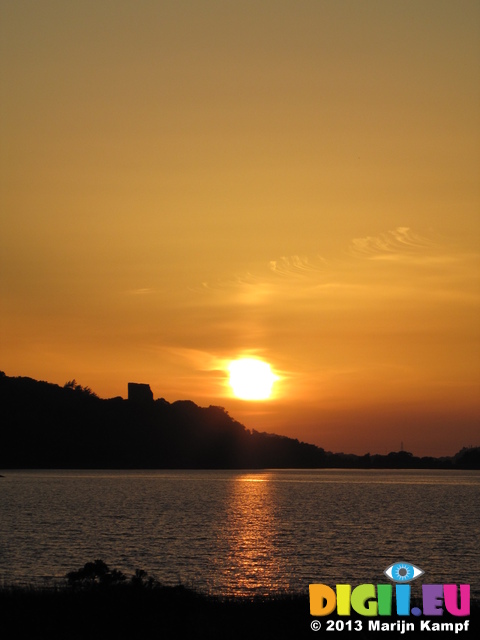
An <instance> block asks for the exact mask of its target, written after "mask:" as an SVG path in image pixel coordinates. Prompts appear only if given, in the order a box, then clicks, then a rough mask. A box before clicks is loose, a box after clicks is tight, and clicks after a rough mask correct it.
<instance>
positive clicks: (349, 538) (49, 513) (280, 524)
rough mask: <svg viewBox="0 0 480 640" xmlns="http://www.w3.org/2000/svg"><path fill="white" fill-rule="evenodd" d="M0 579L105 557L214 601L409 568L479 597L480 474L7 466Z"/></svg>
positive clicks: (29, 576) (1, 498)
mask: <svg viewBox="0 0 480 640" xmlns="http://www.w3.org/2000/svg"><path fill="white" fill-rule="evenodd" d="M2 473H3V474H4V475H5V476H6V477H5V478H2V480H1V484H0V513H1V518H0V582H1V581H4V582H9V583H20V582H25V581H27V582H33V583H39V582H40V583H41V582H42V580H47V581H48V580H52V579H59V578H62V577H63V576H64V575H65V574H66V573H67V572H68V571H70V570H72V569H76V568H79V567H81V566H82V565H83V564H84V563H85V562H87V561H91V560H94V559H96V558H101V559H103V560H104V561H105V562H107V564H109V565H110V566H111V567H114V568H118V569H120V570H122V571H124V572H125V573H127V574H129V575H131V574H132V573H134V571H135V569H137V568H139V569H144V570H146V571H147V572H148V573H149V574H150V575H152V576H154V577H155V578H157V579H158V580H160V581H161V582H163V583H165V584H178V583H179V582H181V583H183V584H186V585H189V586H192V587H194V588H196V589H198V590H202V591H206V592H210V593H215V594H226V595H235V594H243V595H247V594H268V593H271V592H278V591H288V592H302V593H306V592H307V589H308V584H309V583H313V582H325V583H327V584H336V582H338V581H341V582H343V583H345V582H346V583H350V584H360V583H363V582H372V583H376V582H378V581H380V582H383V581H384V577H383V570H384V569H385V568H386V567H387V566H389V565H390V564H391V563H392V562H395V561H398V560H399V559H401V560H408V561H409V562H412V563H413V564H415V565H417V566H419V567H420V568H422V569H423V570H424V571H425V580H428V582H439V583H440V582H443V583H446V582H465V583H470V584H471V585H472V591H473V593H476V594H478V593H479V591H480V589H479V585H478V576H477V571H476V567H478V564H479V555H480V554H479V550H478V539H479V537H480V525H479V516H478V508H477V505H478V489H479V486H480V473H478V472H472V471H468V472H445V471H378V470H375V471H362V470H302V471H298V470H271V471H259V472H254V473H252V472H247V471H245V472H242V471H5V472H2Z"/></svg>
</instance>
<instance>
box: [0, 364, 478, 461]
mask: <svg viewBox="0 0 480 640" xmlns="http://www.w3.org/2000/svg"><path fill="white" fill-rule="evenodd" d="M141 387H144V388H143V389H142V388H141ZM145 387H146V388H147V393H145ZM133 391H135V393H136V394H137V399H135V395H132V397H131V398H130V399H129V400H125V399H123V398H120V397H117V398H111V399H101V398H99V397H98V396H97V395H96V394H95V393H94V392H93V391H92V390H91V389H90V388H89V387H83V386H82V385H80V384H77V383H76V381H75V380H71V381H69V382H67V383H66V384H65V385H64V386H63V387H60V386H59V385H56V384H52V383H49V382H41V381H37V380H33V379H32V378H26V377H9V376H7V375H5V374H4V373H3V372H0V424H1V426H0V468H3V469H8V468H10V469H13V468H22V469H27V468H37V469H39V468H44V469H45V468H46V469H49V468H50V469H55V468H61V469H173V468H175V469H187V468H189V469H242V468H243V469H259V468H325V467H329V468H333V467H335V468H443V469H445V468H451V469H478V468H480V448H479V447H475V448H468V449H463V450H462V451H460V452H459V453H458V454H456V455H455V456H452V457H446V458H417V457H415V456H413V455H412V454H411V453H409V452H406V451H400V452H392V453H389V454H388V455H386V456H383V455H370V454H366V455H365V456H357V455H353V454H343V453H331V452H327V451H325V450H324V449H322V448H321V447H317V446H315V445H312V444H307V443H305V442H299V441H298V440H297V439H293V438H288V437H285V436H279V435H275V434H269V433H259V432H257V431H255V430H253V429H252V430H249V429H247V428H246V427H245V426H244V425H242V424H240V423H239V422H237V421H236V420H234V419H233V418H232V417H231V416H230V415H229V414H228V412H227V411H226V410H225V409H224V408H223V407H218V406H209V407H208V408H203V407H199V406H197V405H196V404H195V403H194V402H191V401H188V400H184V401H177V402H173V403H169V402H167V401H166V400H164V399H163V398H161V399H157V400H153V397H152V396H151V392H150V393H148V391H149V388H148V385H132V393H133ZM129 392H130V387H129ZM139 392H142V393H139Z"/></svg>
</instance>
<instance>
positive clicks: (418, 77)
mask: <svg viewBox="0 0 480 640" xmlns="http://www.w3.org/2000/svg"><path fill="white" fill-rule="evenodd" d="M479 27H480V5H479V3H478V2H476V1H475V0H474V1H466V0H457V1H456V2H451V1H450V0H448V1H443V0H431V1H425V0H411V1H410V0H401V1H400V0H398V1H396V0H392V1H390V2H388V1H383V0H378V1H377V0H365V1H363V2H356V1H343V0H336V1H333V0H332V1H331V2H327V1H326V2H319V1H318V0H295V2H293V1H291V0H289V1H286V0H260V1H259V0H256V1H249V0H242V1H241V2H234V1H232V2H225V1H220V0H215V1H213V0H202V1H201V2H200V1H194V0H177V1H173V0H172V1H163V2H158V1H154V0H144V1H143V2H134V1H133V0H117V1H115V2H114V1H108V0H104V1H102V2H98V1H97V0H95V1H91V0H82V1H80V0H78V1H72V2H68V3H66V2H63V1H60V0H58V1H55V0H46V1H45V2H41V3H39V2H34V1H28V0H27V1H24V2H21V3H19V2H8V3H2V4H1V6H0V30H1V32H0V39H1V42H0V47H1V49H0V65H1V77H2V80H1V83H0V88H1V95H0V126H1V130H0V139H1V142H0V149H1V155H0V158H1V173H0V175H1V184H0V198H1V200H0V224H1V226H0V295H1V313H0V332H1V333H0V340H1V343H0V345H1V350H0V354H1V357H0V369H2V370H4V371H5V373H6V374H7V375H27V376H31V377H34V378H37V379H43V380H48V381H51V382H56V383H58V384H64V383H65V382H66V381H67V380H70V379H72V378H76V380H77V382H79V383H81V384H83V385H88V386H90V387H91V388H92V389H93V390H94V391H96V392H97V393H98V394H99V395H100V396H102V397H110V396H115V395H123V396H125V395H126V389H127V382H128V381H137V382H148V383H150V385H151V387H152V390H153V392H154V395H155V397H165V398H166V399H167V400H169V401H171V402H172V401H174V400H177V399H185V398H188V399H191V400H194V401H195V402H197V403H198V404H200V405H202V406H208V405H209V404H219V405H222V406H224V407H225V408H226V409H227V410H228V411H229V412H230V414H231V415H232V416H233V417H235V418H236V419H238V420H239V421H241V422H243V423H244V424H245V425H246V426H247V427H248V428H254V429H257V430H259V431H263V430H266V431H272V432H276V433H281V434H285V435H289V436H293V437H297V438H299V439H301V440H306V441H308V442H313V443H315V444H318V445H320V446H323V447H324V448H326V449H328V450H333V451H345V452H350V451H351V452H355V453H365V452H367V451H370V452H372V453H375V452H380V453H385V452H386V451H390V450H398V449H399V448H400V446H401V442H403V444H404V448H405V449H407V450H410V451H412V452H414V453H415V454H418V455H423V454H432V455H444V454H453V453H454V452H455V451H457V450H458V449H460V448H461V447H462V446H465V445H471V444H477V445H478V444H479V442H478V433H479V404H480V401H479V397H480V394H479V382H480V352H479V338H480V322H479V319H480V313H479V306H480V305H479V302H480V284H479V275H480V245H479V239H480V187H479V176H480V116H479V105H480V65H479V61H480V36H479V33H480V29H479ZM242 355H250V356H255V357H259V358H263V359H264V360H266V361H268V362H269V363H270V364H271V366H272V369H273V371H274V372H275V374H276V375H278V376H279V377H280V378H281V379H280V380H279V381H278V382H277V383H276V384H275V393H274V396H273V397H272V399H270V400H268V401H259V402H246V401H242V400H238V399H235V398H233V397H232V393H231V390H230V388H229V386H228V384H227V371H226V367H227V366H228V362H229V361H230V360H232V359H235V358H238V357H240V356H242Z"/></svg>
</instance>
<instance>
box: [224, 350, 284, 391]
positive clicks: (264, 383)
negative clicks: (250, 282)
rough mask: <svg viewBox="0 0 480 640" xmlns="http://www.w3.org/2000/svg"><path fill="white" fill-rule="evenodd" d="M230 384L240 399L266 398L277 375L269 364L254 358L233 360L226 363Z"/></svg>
mask: <svg viewBox="0 0 480 640" xmlns="http://www.w3.org/2000/svg"><path fill="white" fill-rule="evenodd" d="M228 371H229V372H230V386H231V387H232V389H233V393H234V394H235V396H236V397H237V398H240V399H242V400H266V399H267V398H269V397H270V396H271V394H272V388H273V384H274V382H275V381H276V380H278V377H277V376H276V375H275V374H274V373H273V372H272V369H271V368H270V365H269V364H268V363H267V362H262V361H261V360H255V359H254V358H242V359H240V360H233V361H232V362H230V364H229V365H228Z"/></svg>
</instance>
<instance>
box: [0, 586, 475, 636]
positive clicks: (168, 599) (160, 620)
mask: <svg viewBox="0 0 480 640" xmlns="http://www.w3.org/2000/svg"><path fill="white" fill-rule="evenodd" d="M0 614H1V617H0V620H1V625H2V630H3V631H4V633H5V632H6V635H4V637H9V638H35V639H37V640H57V639H58V640H60V639H61V640H65V639H68V640H87V639H88V640H96V639H102V640H110V639H112V640H120V639H127V638H128V639H129V640H132V639H137V638H161V639H165V640H170V639H176V638H209V639H212V640H215V639H220V638H221V639H225V638H228V639H233V640H236V639H240V638H246V639H256V638H262V639H267V640H268V639H270V638H271V639H272V640H273V639H277V638H282V639H284V638H285V639H287V638H289V639H290V638H291V639H295V640H296V639H297V638H311V639H313V638H321V637H325V636H326V637H327V638H328V637H331V638H339V637H342V638H343V637H353V638H379V639H380V638H397V637H398V638H399V637H404V638H429V637H431V635H430V633H432V632H434V631H435V629H433V628H430V629H425V630H424V631H420V620H421V619H418V618H417V619H413V620H412V618H414V617H413V616H409V617H408V618H403V621H405V622H413V623H414V624H415V629H414V630H413V631H411V630H408V629H405V627H404V628H403V630H402V625H403V623H400V625H399V629H398V630H391V629H389V630H385V628H384V629H381V628H380V629H375V628H374V629H371V628H369V624H370V621H371V620H381V624H382V625H383V624H385V621H386V620H388V624H392V623H395V624H396V620H397V618H396V617H395V616H392V617H388V618H383V619H381V618H375V619H368V618H360V619H359V622H360V623H361V627H362V628H361V630H355V629H356V627H359V626H360V625H358V623H356V621H355V619H354V618H353V617H352V618H343V619H342V620H341V621H339V620H340V619H339V618H334V617H333V616H329V618H328V619H329V620H330V621H331V622H330V623H328V621H327V619H322V618H320V619H319V620H320V621H321V623H322V628H321V629H320V631H318V632H315V631H313V630H312V629H311V624H312V622H313V621H314V620H316V619H315V618H314V617H312V616H310V613H309V602H308V596H307V595H305V596H287V595H280V596H277V597H273V596H272V597H270V598H255V599H227V600H226V599H221V598H216V597H212V596H206V595H201V594H198V593H195V592H194V591H192V590H190V589H186V588H184V587H181V586H178V587H164V586H159V585H155V586H150V587H149V586H148V585H147V586H146V585H141V586H138V585H137V586H135V585H133V584H126V585H114V586H111V585H110V586H105V585H94V586H90V587H88V588H85V587H82V588H72V587H71V586H65V587H57V588H54V589H35V588H25V587H23V588H20V587H3V588H0ZM479 614H480V610H479V607H478V603H477V604H475V605H473V606H472V612H471V615H470V617H469V618H468V620H469V628H468V630H465V629H462V630H459V631H458V632H457V633H455V631H454V630H451V629H450V630H444V631H437V632H436V633H435V635H434V636H433V637H435V638H443V639H445V640H447V639H450V638H454V637H455V638H457V637H458V638H473V637H475V638H477V637H478V632H479V629H480V625H479ZM400 620H401V619H400ZM431 620H432V621H433V622H452V623H453V624H455V623H458V622H463V623H464V622H465V619H464V618H453V617H451V616H448V618H447V617H443V616H442V618H439V619H437V620H433V619H431ZM348 621H350V622H348ZM347 622H348V624H347ZM329 625H330V627H331V629H328V626H329ZM348 625H350V626H351V629H349V628H348ZM342 626H343V631H341V628H342ZM329 631H331V633H329Z"/></svg>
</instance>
